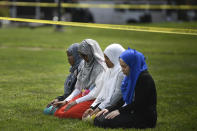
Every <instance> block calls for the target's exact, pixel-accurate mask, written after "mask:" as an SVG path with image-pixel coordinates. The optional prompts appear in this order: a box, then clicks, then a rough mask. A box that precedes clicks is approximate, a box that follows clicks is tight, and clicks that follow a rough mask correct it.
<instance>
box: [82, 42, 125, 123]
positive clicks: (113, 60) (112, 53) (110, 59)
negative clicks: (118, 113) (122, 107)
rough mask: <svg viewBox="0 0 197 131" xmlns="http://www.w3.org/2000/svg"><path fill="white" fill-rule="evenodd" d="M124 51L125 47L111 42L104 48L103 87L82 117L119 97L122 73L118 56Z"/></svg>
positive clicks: (92, 113)
mask: <svg viewBox="0 0 197 131" xmlns="http://www.w3.org/2000/svg"><path fill="white" fill-rule="evenodd" d="M124 51H125V49H124V48H123V47H122V46H121V45H119V44H111V45H109V46H108V47H107V48H106V49H105V51H104V56H105V62H106V64H107V66H108V69H107V71H106V72H105V74H104V76H103V78H102V79H101V81H100V83H103V85H102V86H103V87H102V89H101V91H100V93H99V95H98V97H97V98H96V100H95V101H94V103H93V104H92V105H91V107H90V108H89V109H87V110H86V112H85V113H84V114H83V118H84V119H85V118H86V117H88V116H92V115H94V114H96V113H97V112H99V111H100V110H102V109H105V107H108V106H111V105H113V104H114V103H116V102H117V101H118V100H119V99H120V98H121V96H122V95H121V90H120V86H121V81H122V79H123V77H124V75H123V73H122V70H121V66H120V64H119V56H120V54H121V53H122V52H124Z"/></svg>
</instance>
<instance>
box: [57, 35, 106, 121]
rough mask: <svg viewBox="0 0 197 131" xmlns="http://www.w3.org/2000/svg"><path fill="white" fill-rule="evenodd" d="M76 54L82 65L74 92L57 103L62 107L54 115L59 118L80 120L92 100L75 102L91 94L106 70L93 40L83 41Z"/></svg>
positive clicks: (99, 49) (101, 54) (96, 44)
mask: <svg viewBox="0 0 197 131" xmlns="http://www.w3.org/2000/svg"><path fill="white" fill-rule="evenodd" d="M78 52H79V54H80V56H81V57H82V58H83V59H84V65H83V66H82V68H81V71H80V73H79V75H78V77H77V82H76V85H75V90H74V91H73V92H72V93H71V95H70V96H68V97H67V98H66V99H65V100H64V101H62V102H59V103H57V104H60V105H63V106H62V107H61V108H59V109H58V110H57V111H56V112H55V114H54V115H55V116H57V117H60V118H79V119H81V118H82V115H83V113H84V111H85V110H86V109H88V108H89V106H90V105H91V104H92V103H93V100H87V99H86V100H83V101H80V102H76V101H77V100H78V99H80V98H81V97H84V96H85V95H87V94H88V93H89V92H91V90H92V88H93V87H94V86H95V81H96V80H97V79H99V75H100V74H102V72H103V71H104V70H105V68H106V64H105V62H104V55H103V52H102V50H101V48H100V46H99V44H98V43H97V42H96V41H95V40H92V39H85V40H83V41H82V42H81V44H80V45H79V50H78Z"/></svg>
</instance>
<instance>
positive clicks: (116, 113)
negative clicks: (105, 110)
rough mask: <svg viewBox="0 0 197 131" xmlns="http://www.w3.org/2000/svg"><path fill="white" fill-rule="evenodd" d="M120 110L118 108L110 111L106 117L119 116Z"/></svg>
mask: <svg viewBox="0 0 197 131" xmlns="http://www.w3.org/2000/svg"><path fill="white" fill-rule="evenodd" d="M119 114H120V112H119V111H118V110H115V111H112V112H110V113H109V114H108V115H107V116H106V117H105V119H113V118H114V117H116V116H118V115H119Z"/></svg>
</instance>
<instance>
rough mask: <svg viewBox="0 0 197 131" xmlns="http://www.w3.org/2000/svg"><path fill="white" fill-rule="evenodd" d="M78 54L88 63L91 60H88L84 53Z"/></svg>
mask: <svg viewBox="0 0 197 131" xmlns="http://www.w3.org/2000/svg"><path fill="white" fill-rule="evenodd" d="M78 53H79V55H80V57H81V58H82V59H84V60H85V61H86V62H89V59H88V56H87V55H85V54H82V53H80V52H78Z"/></svg>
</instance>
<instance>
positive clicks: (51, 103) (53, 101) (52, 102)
mask: <svg viewBox="0 0 197 131" xmlns="http://www.w3.org/2000/svg"><path fill="white" fill-rule="evenodd" d="M55 102H58V99H54V100H52V101H51V102H50V103H49V104H48V105H47V108H49V107H50V106H52V105H53V104H54V103H55Z"/></svg>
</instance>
